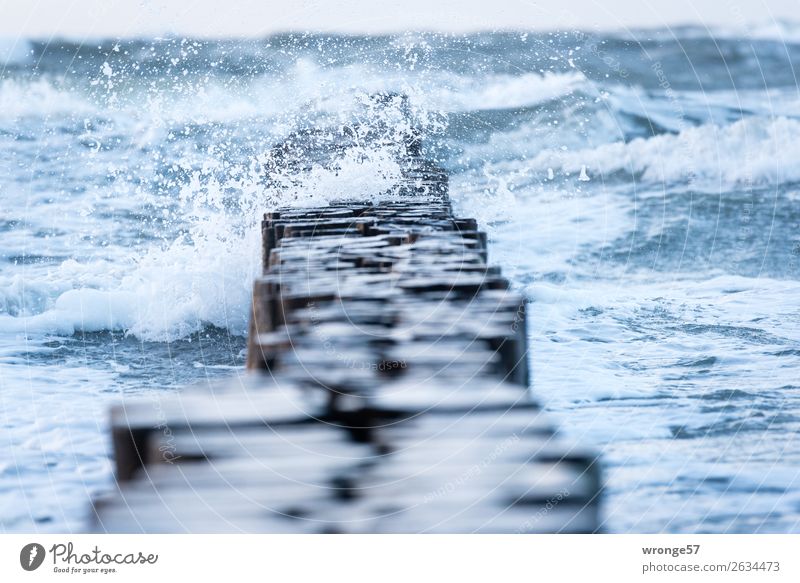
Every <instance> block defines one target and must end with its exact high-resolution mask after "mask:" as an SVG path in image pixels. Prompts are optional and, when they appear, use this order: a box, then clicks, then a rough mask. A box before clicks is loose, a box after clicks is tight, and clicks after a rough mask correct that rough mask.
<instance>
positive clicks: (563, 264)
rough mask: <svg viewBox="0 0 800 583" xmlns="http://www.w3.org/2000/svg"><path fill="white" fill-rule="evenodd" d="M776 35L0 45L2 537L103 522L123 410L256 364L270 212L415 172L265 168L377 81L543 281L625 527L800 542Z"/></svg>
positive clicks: (554, 391) (563, 371)
mask: <svg viewBox="0 0 800 583" xmlns="http://www.w3.org/2000/svg"><path fill="white" fill-rule="evenodd" d="M779 32H780V34H777V33H776V34H774V35H770V34H766V33H764V34H759V35H756V36H752V37H742V36H737V35H736V34H729V33H726V32H725V31H708V30H706V29H694V28H680V29H672V30H653V31H640V32H636V33H626V34H624V35H623V34H619V35H613V34H608V35H605V36H600V35H598V34H589V33H580V32H564V33H550V34H519V33H514V34H511V33H504V34H500V33H494V34H488V33H487V34H475V35H470V36H449V35H448V36H439V35H432V34H406V35H399V36H382V37H332V36H314V35H281V36H273V37H269V38H264V39H259V40H249V41H207V40H191V39H140V40H125V41H117V40H99V41H92V42H87V43H84V44H78V43H76V42H72V41H68V40H55V41H50V42H40V41H35V40H17V41H14V40H2V41H0V427H1V428H2V430H0V531H7V532H8V531H12V532H35V531H48V532H49V531H78V530H80V529H81V528H83V527H84V525H85V522H84V519H85V516H86V513H87V509H88V501H89V499H90V498H91V497H92V496H94V495H97V494H101V493H103V492H104V491H107V490H108V489H109V488H110V486H111V484H112V464H111V461H110V459H109V443H108V438H107V434H106V429H107V428H106V421H107V410H108V407H109V406H110V405H111V404H112V403H118V402H120V401H121V400H123V399H125V398H128V397H134V396H138V397H147V396H158V395H160V394H163V393H164V392H170V391H175V390H178V389H179V388H180V387H182V386H185V385H186V384H189V383H195V382H202V381H204V380H206V379H213V378H216V377H219V376H221V375H227V374H231V373H235V372H237V371H240V370H241V369H242V366H243V349H244V345H245V341H244V336H243V335H244V331H245V328H246V320H247V314H248V301H249V293H250V287H251V280H252V277H253V274H254V273H255V272H256V270H257V268H258V260H259V257H258V254H259V251H258V249H259V248H258V239H259V229H258V220H259V215H260V213H262V212H263V211H264V210H266V209H267V208H270V207H273V206H275V205H299V206H303V205H315V204H325V202H326V201H328V200H331V199H335V198H337V197H341V196H345V195H357V196H362V197H368V196H370V195H371V194H373V192H372V191H373V190H374V189H375V188H377V187H378V185H383V186H385V183H387V181H388V182H391V180H392V177H393V176H394V171H395V168H394V167H393V164H394V162H393V159H392V157H391V156H389V155H387V153H386V152H382V151H381V150H380V148H379V147H372V148H360V149H359V148H354V149H353V150H351V151H348V152H344V153H342V155H341V158H340V159H339V160H338V161H337V162H336V163H335V164H334V167H330V166H326V167H322V166H313V167H311V168H307V169H305V170H304V171H302V172H300V173H297V171H293V173H292V172H289V171H288V170H287V172H286V174H285V175H280V173H278V175H277V176H275V175H273V176H272V177H271V178H272V179H271V180H270V181H269V182H267V181H266V180H265V178H264V167H265V166H264V164H265V155H266V153H267V152H268V151H269V149H270V147H271V146H272V145H274V144H275V143H277V142H279V141H280V140H281V139H282V138H283V137H285V136H286V135H288V134H289V133H291V132H293V131H296V130H298V129H303V128H309V127H313V128H329V129H331V130H332V131H335V129H336V128H337V127H340V126H341V125H343V124H348V123H351V122H353V121H354V120H357V121H361V122H365V121H366V122H370V119H369V116H370V115H373V113H374V112H373V113H370V110H369V108H368V107H365V105H364V104H365V103H366V102H367V101H368V100H367V99H366V98H367V96H369V95H370V94H372V93H375V92H380V91H394V92H402V93H405V94H407V95H409V98H410V102H411V104H412V107H413V111H414V115H415V117H416V119H417V121H418V122H419V123H420V124H421V125H422V126H423V127H424V128H425V130H426V132H427V134H428V136H429V139H428V142H427V145H426V148H427V153H428V155H429V156H431V157H435V158H436V159H437V160H439V162H440V163H441V164H442V165H444V166H445V167H446V168H447V169H448V170H449V171H450V172H451V196H452V198H453V200H454V203H455V206H456V207H457V209H458V211H459V212H460V213H461V214H463V215H467V216H475V217H477V218H478V219H479V220H480V221H481V223H482V225H483V227H484V228H486V229H487V230H488V231H489V233H490V236H491V241H492V242H491V255H492V260H493V261H494V262H496V263H499V264H501V265H502V266H503V268H504V271H505V273H506V274H507V275H508V276H509V277H510V278H511V279H512V280H513V282H514V284H515V285H516V286H517V287H518V288H520V289H522V290H523V291H524V292H525V293H526V294H527V296H528V297H529V298H530V300H531V302H532V306H531V309H530V311H529V313H530V322H529V331H530V348H531V353H530V362H531V367H532V371H533V379H534V380H533V390H534V392H535V394H536V396H537V397H538V398H539V399H541V400H542V401H544V402H545V403H546V405H547V406H548V408H549V409H550V410H551V411H553V413H554V415H556V416H557V418H558V420H559V422H560V423H561V424H562V426H563V428H564V431H565V432H567V433H568V434H570V435H571V436H573V437H576V438H578V439H580V440H582V441H584V442H586V443H589V444H594V445H596V446H597V447H598V448H599V449H600V450H601V451H602V453H603V459H604V464H605V476H606V491H605V500H604V507H603V519H604V529H605V530H607V531H611V532H788V531H798V530H800V439H799V438H798V437H797V431H798V429H799V428H800V310H799V309H798V299H800V146H798V141H797V136H798V134H800V90H798V81H797V77H796V73H797V68H796V67H795V65H800V34H796V32H797V31H796V28H792V27H789V26H787V27H785V28H783V29H781V30H780V31H779ZM737 34H741V33H737ZM383 121H385V120H383ZM398 123H399V122H398ZM376 176H378V177H380V180H376V178H375V177H376ZM276 184H278V185H280V186H281V187H276Z"/></svg>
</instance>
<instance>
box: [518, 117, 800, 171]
mask: <svg viewBox="0 0 800 583" xmlns="http://www.w3.org/2000/svg"><path fill="white" fill-rule="evenodd" d="M799 132H800V121H798V120H796V119H791V118H786V117H778V118H774V119H763V118H747V119H743V120H740V121H737V122H735V123H732V124H729V125H724V126H720V125H716V124H708V125H702V126H697V127H690V128H687V129H684V130H683V131H681V132H680V133H678V134H661V135H657V136H654V137H650V138H637V139H634V140H632V141H630V142H621V141H618V142H614V143H609V144H600V145H598V146H597V147H594V148H586V149H576V150H569V149H565V150H561V149H552V148H551V149H548V150H546V151H544V152H542V153H540V154H539V155H537V156H535V157H534V158H532V159H531V160H530V161H529V166H530V167H531V168H532V169H536V170H539V171H540V172H542V173H545V172H547V171H548V169H552V170H554V171H558V172H560V173H561V174H562V175H563V176H567V177H570V178H571V177H577V175H578V174H580V173H582V172H584V171H585V173H586V175H587V176H588V177H589V178H591V179H595V178H596V179H601V180H606V179H611V178H613V176H614V175H615V174H622V175H624V177H625V179H626V180H629V179H630V178H631V177H637V178H638V179H639V180H641V181H643V182H649V183H694V184H695V185H696V186H708V185H710V184H716V185H726V186H735V185H747V184H753V185H775V184H784V183H792V182H797V181H800V164H798V163H797V160H798V155H800V152H799V151H798V147H797V144H796V142H797V140H796V136H797V135H798V133H799Z"/></svg>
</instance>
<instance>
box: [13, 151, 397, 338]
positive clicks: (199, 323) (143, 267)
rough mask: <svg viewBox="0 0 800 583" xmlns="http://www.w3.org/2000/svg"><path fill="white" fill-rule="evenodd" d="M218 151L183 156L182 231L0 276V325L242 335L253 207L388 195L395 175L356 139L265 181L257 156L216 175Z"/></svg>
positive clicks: (255, 264) (22, 329)
mask: <svg viewBox="0 0 800 583" xmlns="http://www.w3.org/2000/svg"><path fill="white" fill-rule="evenodd" d="M218 155H219V152H217V151H215V150H213V149H212V150H210V151H208V152H207V154H206V158H205V162H204V168H203V169H199V170H198V169H195V168H194V167H195V165H196V164H197V162H198V160H192V161H191V162H188V161H186V162H184V163H186V164H187V168H186V170H187V172H189V180H188V181H187V182H186V183H185V184H184V185H183V187H182V188H181V192H180V195H179V197H178V198H179V201H180V208H179V212H178V213H176V214H177V215H178V216H180V217H181V221H182V226H183V234H181V235H179V236H178V237H177V238H176V239H175V240H173V241H171V242H170V243H168V244H164V245H154V246H151V247H146V248H144V249H142V248H136V247H134V248H128V249H126V250H122V252H123V253H125V255H124V256H122V257H116V258H115V259H114V260H113V261H111V260H95V261H89V262H85V263H81V262H78V261H75V260H72V259H70V260H67V261H64V262H63V263H61V264H60V265H58V266H57V267H54V268H47V269H38V270H35V269H28V270H27V273H24V274H20V273H16V274H14V275H11V276H8V277H6V278H5V279H0V311H1V312H5V313H4V314H2V315H0V332H3V333H12V334H14V333H25V334H59V335H71V334H73V333H76V332H96V331H101V330H120V331H124V332H126V333H129V334H132V335H134V336H136V337H137V338H139V339H141V340H151V341H172V340H176V339H178V338H183V337H185V336H187V335H189V334H191V333H193V332H197V331H198V330H201V329H202V328H203V327H205V326H208V325H212V326H216V327H219V328H223V329H227V330H228V331H229V332H230V333H232V334H235V335H244V334H245V333H246V329H247V323H248V315H249V313H250V300H251V291H252V289H251V286H252V281H253V278H254V277H255V275H256V274H257V272H258V269H259V267H260V264H261V263H260V260H261V257H260V249H261V232H260V223H261V218H262V216H263V213H264V212H265V211H268V210H270V209H274V208H276V207H278V206H296V207H304V206H324V205H326V204H328V203H329V202H331V201H333V200H338V199H342V198H347V197H356V198H359V199H367V200H368V199H373V200H376V201H377V200H381V199H383V198H386V197H390V196H392V195H391V194H390V190H391V188H392V186H394V185H395V184H397V182H398V181H399V180H400V176H401V174H400V167H399V165H398V164H397V161H396V159H395V158H394V156H393V155H392V154H391V152H389V151H387V150H384V149H380V148H376V149H368V148H366V147H364V148H362V147H357V148H352V149H350V150H348V151H347V152H345V153H344V154H343V155H342V156H341V157H340V158H339V159H338V160H336V161H335V162H334V163H333V164H331V165H329V166H326V167H322V166H319V165H313V166H311V167H310V168H309V169H307V170H305V171H303V172H301V173H299V174H291V175H285V176H280V175H274V176H271V179H272V180H273V182H274V183H275V185H274V186H273V187H266V186H265V184H264V177H263V176H262V174H261V172H262V170H261V166H260V165H259V164H252V165H246V166H244V167H242V168H239V169H234V168H231V167H227V168H226V173H225V174H222V175H220V174H218V172H217V171H218V170H219V169H220V167H221V166H222V164H221V163H220V162H219V160H218V159H216V157H217V156H218ZM232 190H235V194H236V196H235V197H232V196H231V191H232ZM118 252H119V251H118Z"/></svg>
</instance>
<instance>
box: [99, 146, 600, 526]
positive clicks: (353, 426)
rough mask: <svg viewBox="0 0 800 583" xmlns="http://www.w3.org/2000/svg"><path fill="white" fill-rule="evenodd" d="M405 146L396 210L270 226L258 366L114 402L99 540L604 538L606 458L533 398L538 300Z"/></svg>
mask: <svg viewBox="0 0 800 583" xmlns="http://www.w3.org/2000/svg"><path fill="white" fill-rule="evenodd" d="M409 143H410V144H411V145H412V146H410V147H409V148H408V150H407V152H406V156H405V157H404V159H403V163H404V164H405V169H404V173H405V176H406V179H405V181H404V183H403V184H402V185H401V187H400V188H399V189H398V190H397V191H396V192H395V193H394V195H395V196H394V198H393V199H392V200H391V201H387V202H376V203H372V202H365V201H340V202H338V203H336V204H332V205H330V206H326V207H320V208H308V209H297V208H285V209H279V210H277V211H273V212H269V213H267V214H265V216H264V221H263V224H262V233H263V267H264V272H263V275H262V276H261V277H259V278H258V279H257V280H256V281H255V282H254V286H253V310H252V319H251V325H250V332H249V342H248V353H247V368H248V369H249V370H248V372H247V373H246V374H244V373H243V374H242V375H241V376H240V377H238V378H236V379H232V380H229V381H226V382H224V383H219V384H215V385H213V386H206V387H203V388H199V387H198V388H193V389H190V390H186V391H185V392H184V393H183V394H182V395H180V396H176V397H173V398H165V399H162V400H160V401H159V402H158V403H156V404H154V403H152V402H145V403H130V404H127V405H125V406H123V407H118V408H116V409H115V410H114V412H113V417H112V432H113V438H114V451H115V456H116V463H117V478H118V492H117V493H116V494H115V495H113V496H110V497H107V498H105V499H102V500H98V501H97V502H96V504H95V508H94V511H95V528H96V529H97V530H100V531H110V532H592V531H595V530H596V529H597V528H598V524H599V521H598V502H599V493H600V490H601V484H600V474H599V470H598V464H597V461H596V458H595V455H594V454H593V453H592V452H591V451H587V450H585V449H584V448H581V447H578V446H576V445H574V444H572V443H569V442H567V441H565V440H563V439H562V438H560V437H559V435H558V434H557V433H556V432H555V430H554V429H553V427H552V425H551V424H550V423H549V421H548V419H547V418H546V416H545V415H544V414H543V413H542V411H541V409H540V407H539V406H538V405H537V403H536V402H535V400H534V399H533V398H532V396H531V394H530V391H529V389H528V385H529V381H530V379H529V376H528V375H529V373H528V371H529V366H528V349H527V340H526V338H527V337H526V315H527V314H526V304H525V301H524V299H523V298H522V297H521V296H520V295H519V294H518V293H517V292H515V291H513V290H512V289H510V286H509V283H508V281H507V280H506V279H505V278H503V277H502V275H501V274H500V271H499V270H498V269H497V268H494V267H491V266H489V265H487V246H486V235H485V234H484V233H483V232H481V231H479V230H478V225H477V223H476V221H475V220H474V219H470V218H459V217H456V216H455V215H454V214H453V211H452V208H451V205H450V202H449V199H448V195H447V177H446V174H445V173H444V171H443V170H441V169H440V168H437V167H436V166H435V165H433V164H431V163H430V162H428V161H426V160H423V159H422V158H420V157H418V156H415V154H417V153H418V149H416V148H417V146H416V145H415V142H413V140H410V141H409ZM534 356H535V355H534Z"/></svg>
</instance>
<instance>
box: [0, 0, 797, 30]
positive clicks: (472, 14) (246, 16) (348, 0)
mask: <svg viewBox="0 0 800 583" xmlns="http://www.w3.org/2000/svg"><path fill="white" fill-rule="evenodd" d="M774 20H788V21H794V22H797V21H800V0H660V1H653V0H530V1H529V0H393V1H389V0H329V1H321V0H283V1H277V0H0V37H5V38H15V37H19V36H23V37H51V36H70V37H74V36H77V37H91V38H95V37H106V36H115V37H116V36H136V35H154V34H156V35H158V34H167V33H169V34H176V35H187V36H206V37H218V36H226V37H229V36H258V35H263V34H266V33H270V32H276V31H287V30H310V31H340V32H352V33H355V32H362V33H365V32H366V33H370V32H371V33H377V32H398V31H405V30H444V31H457V32H460V31H470V30H493V29H526V30H542V29H559V28H560V29H564V28H584V29H590V28H597V27H599V28H603V29H609V28H610V29H620V28H626V27H656V26H665V25H675V24H684V23H695V24H707V25H727V26H735V27H737V28H747V27H748V26H750V25H754V24H758V25H763V24H764V23H769V22H771V21H774Z"/></svg>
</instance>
